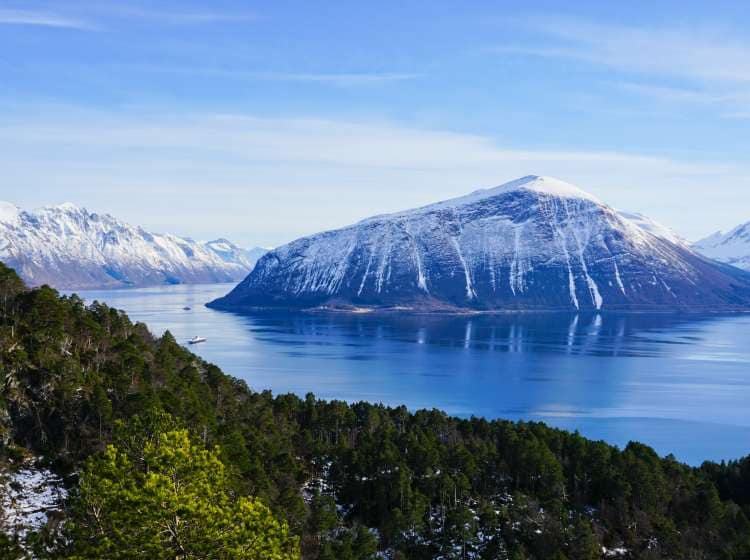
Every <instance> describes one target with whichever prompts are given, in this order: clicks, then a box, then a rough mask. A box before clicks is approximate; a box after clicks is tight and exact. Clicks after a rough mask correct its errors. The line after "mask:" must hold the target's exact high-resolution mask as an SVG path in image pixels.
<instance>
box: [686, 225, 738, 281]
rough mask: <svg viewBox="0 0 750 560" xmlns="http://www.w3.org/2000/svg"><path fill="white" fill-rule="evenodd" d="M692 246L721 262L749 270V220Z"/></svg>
mask: <svg viewBox="0 0 750 560" xmlns="http://www.w3.org/2000/svg"><path fill="white" fill-rule="evenodd" d="M693 248H694V249H696V250H697V251H699V252H701V253H703V254H704V255H706V256H708V257H711V258H712V259H716V260H719V261H722V262H726V263H729V264H732V265H734V266H738V267H740V268H745V269H748V270H750V222H747V223H744V224H740V225H739V226H737V227H736V228H734V229H732V230H731V231H729V232H728V233H723V232H720V231H718V232H716V233H714V234H712V235H709V236H708V237H706V238H705V239H701V240H700V241H696V242H695V243H694V244H693Z"/></svg>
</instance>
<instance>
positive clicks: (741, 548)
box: [0, 265, 750, 560]
mask: <svg viewBox="0 0 750 560" xmlns="http://www.w3.org/2000/svg"><path fill="white" fill-rule="evenodd" d="M311 389H312V388H311ZM0 465H2V467H1V468H0V473H2V476H6V477H8V476H11V475H12V473H13V472H14V471H18V470H19V469H30V468H37V469H47V470H49V471H50V472H52V473H54V474H55V475H56V476H59V477H60V480H61V481H62V484H63V485H64V487H65V489H66V498H65V500H63V502H62V503H61V505H60V511H59V512H57V513H56V514H55V515H48V518H47V522H46V524H44V526H42V527H40V528H36V529H34V530H24V528H19V527H17V526H14V525H13V523H11V522H9V521H8V519H7V518H6V517H5V516H3V515H2V512H0V558H4V559H5V558H7V559H19V560H20V559H26V558H40V559H41V558H50V559H51V558H70V559H73V558H80V559H83V558H134V559H155V558H165V559H166V558H172V559H193V558H194V559H202V558H222V559H223V558H226V559H230V558H239V559H244V558H247V559H261V558H268V559H291V558H304V559H321V560H322V559H325V560H333V559H339V560H348V559H352V560H353V559H358V560H359V559H374V558H392V559H419V560H421V559H439V558H440V559H449V558H450V559H454V558H455V559H464V558H473V559H498V558H500V559H503V558H508V559H514V560H515V559H536V560H546V559H556V560H564V559H570V560H589V559H591V560H593V559H599V558H610V557H612V558H639V559H640V558H643V559H652V558H653V559H656V558H670V559H674V558H685V559H713V558H716V559H727V560H729V559H745V558H750V522H749V521H748V518H750V457H747V458H744V459H740V460H737V461H732V462H728V463H721V464H717V463H710V462H706V463H704V464H703V465H702V466H701V467H698V468H695V467H690V466H687V465H684V464H681V463H680V462H678V461H677V460H675V459H674V458H673V457H671V456H667V457H659V456H658V455H657V454H656V453H655V452H654V451H653V450H652V449H650V448H649V447H647V446H645V445H642V444H640V443H636V442H631V443H630V444H628V445H627V446H626V447H625V448H624V449H618V448H616V447H614V446H611V445H608V444H606V443H604V442H600V441H591V440H588V439H586V438H584V437H582V436H580V435H579V434H577V433H571V432H566V431H562V430H558V429H553V428H550V427H548V426H546V425H544V424H542V423H534V422H510V421H504V420H487V419H483V418H469V419H459V418H453V417H450V416H448V415H446V414H445V413H443V412H441V411H439V410H419V411H413V412H412V411H409V410H407V409H406V408H405V407H386V406H382V405H379V404H374V403H366V402H358V403H353V404H348V403H345V402H340V401H323V400H319V399H316V398H315V397H314V396H313V394H308V395H307V396H306V397H304V398H300V397H297V396H294V395H275V396H274V395H272V394H270V393H269V392H257V391H254V390H253V389H252V388H251V387H248V386H247V384H246V383H244V382H243V381H241V380H238V379H235V378H233V377H231V376H229V375H227V374H225V373H223V372H222V371H221V370H220V369H219V368H218V367H216V366H215V365H212V364H209V363H206V362H205V361H203V360H201V359H200V358H199V357H197V356H196V355H194V354H192V353H191V352H190V351H188V350H187V349H186V348H184V347H183V346H181V345H180V344H179V343H178V342H177V341H176V340H175V339H174V337H173V336H172V335H171V334H170V333H169V332H167V333H165V334H164V335H162V336H160V337H155V336H154V335H152V334H151V333H150V332H149V330H148V328H147V326H146V325H143V324H139V323H134V322H132V321H131V320H130V319H129V318H128V317H127V315H126V314H125V313H123V312H121V311H118V310H116V309H113V308H110V307H108V306H106V305H104V304H101V303H97V302H94V303H92V304H90V305H86V304H85V303H84V302H83V301H82V300H81V299H80V298H78V297H77V296H61V295H60V294H58V293H57V292H56V291H55V290H53V289H51V288H49V287H41V288H37V289H27V288H26V287H25V286H24V285H23V283H22V282H21V281H20V280H19V278H18V276H17V275H16V274H15V272H14V271H13V270H11V269H9V268H7V267H5V266H3V265H0ZM2 488H6V489H7V488H8V486H7V485H6V486H5V487H3V486H1V485H0V491H2ZM0 503H3V502H0Z"/></svg>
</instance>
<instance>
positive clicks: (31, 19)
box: [0, 9, 96, 30]
mask: <svg viewBox="0 0 750 560" xmlns="http://www.w3.org/2000/svg"><path fill="white" fill-rule="evenodd" d="M0 25H29V26H39V27H58V28H65V29H79V30H92V29H96V26H95V25H93V24H91V23H89V22H87V21H84V20H81V19H77V18H70V17H65V16H61V15H57V14H53V13H46V12H31V11H24V10H5V9H0Z"/></svg>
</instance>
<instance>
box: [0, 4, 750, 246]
mask: <svg viewBox="0 0 750 560" xmlns="http://www.w3.org/2000/svg"><path fill="white" fill-rule="evenodd" d="M748 132H750V12H749V11H748V10H747V6H746V3H744V2H721V1H714V2H711V3H707V2H703V1H701V2H689V1H685V0H682V1H679V2H670V1H662V2H637V1H634V2H593V1H587V0H580V1H578V2H567V1H566V2H563V1H557V2H531V1H525V2H515V1H510V0H508V1H502V2H500V1H498V2H489V1H488V2H458V1H447V0H445V1H436V0H433V1H409V0H402V1H398V2H395V1H394V2H389V1H383V2H369V3H365V2H343V1H333V0H331V1H326V2H288V1H285V0H277V1H274V2H270V1H268V2H239V1H228V0H214V1H212V2H191V1H189V0H181V1H179V2H176V1H171V0H164V1H160V2H153V1H151V2H137V1H131V0H120V1H117V2H110V1H108V0H96V1H87V0H56V1H54V2H35V1H33V0H30V1H24V2H9V1H6V0H0V172H1V173H2V176H1V177H0V200H6V201H9V202H12V203H14V204H17V205H18V206H20V207H22V208H26V209H32V208H35V207H39V206H43V205H48V204H59V203H62V202H67V201H69V202H73V203H74V204H77V205H79V206H84V207H86V208H88V209H90V210H92V211H97V212H108V213H111V214H113V215H115V216H117V217H119V218H121V219H123V220H126V221H128V222H131V223H133V224H139V225H142V226H144V227H146V228H147V229H150V230H153V231H158V232H171V233H176V234H180V235H187V236H191V237H194V238H196V239H210V238H215V237H227V238H229V239H231V240H233V241H235V242H238V243H241V244H243V245H246V246H254V245H261V246H268V247H271V246H277V245H279V244H282V243H285V242H287V241H290V240H292V239H294V238H297V237H300V236H303V235H306V234H310V233H314V232H317V231H320V230H323V229H331V228H336V227H341V226H344V225H347V224H350V223H353V222H355V221H358V220H360V219H362V218H365V217H367V216H370V215H373V214H380V213H385V212H391V211H398V210H402V209H405V208H410V207H414V206H419V205H423V204H427V203H430V202H434V201H437V200H441V199H445V198H450V197H453V196H459V195H462V194H465V193H468V192H471V191H473V190H476V189H477V188H482V187H492V186H495V185H499V184H501V183H504V182H506V181H509V180H512V179H514V178H517V177H521V176H524V175H530V174H534V175H552V176H555V177H558V178H560V179H563V180H566V181H569V182H572V183H575V184H576V185H578V186H580V187H581V188H583V189H584V190H587V191H589V192H591V193H592V194H594V195H596V196H597V197H599V198H600V199H602V200H604V201H605V202H607V203H608V204H610V205H612V206H614V207H615V208H620V209H623V210H628V211H636V212H641V213H644V214H647V215H649V216H650V217H652V218H654V219H656V220H658V221H661V222H663V223H665V224H666V225H668V226H670V227H672V228H673V229H675V230H676V231H677V232H678V233H680V234H681V235H683V236H685V237H687V238H688V239H693V240H695V239H699V238H701V237H703V236H705V235H708V234H710V233H712V232H714V231H716V230H725V231H726V230H727V229H730V228H731V227H733V226H735V225H737V224H739V223H741V222H746V221H748V220H750V161H749V160H748V154H749V153H750V134H748Z"/></svg>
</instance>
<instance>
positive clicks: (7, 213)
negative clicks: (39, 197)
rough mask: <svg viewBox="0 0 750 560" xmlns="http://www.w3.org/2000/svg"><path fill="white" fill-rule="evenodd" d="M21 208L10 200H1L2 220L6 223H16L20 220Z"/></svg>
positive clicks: (0, 211)
mask: <svg viewBox="0 0 750 560" xmlns="http://www.w3.org/2000/svg"><path fill="white" fill-rule="evenodd" d="M20 213H21V209H20V208H19V207H18V206H16V205H15V204H11V203H10V202H2V201H0V222H3V223H6V224H15V223H17V222H18V216H19V214H20Z"/></svg>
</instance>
